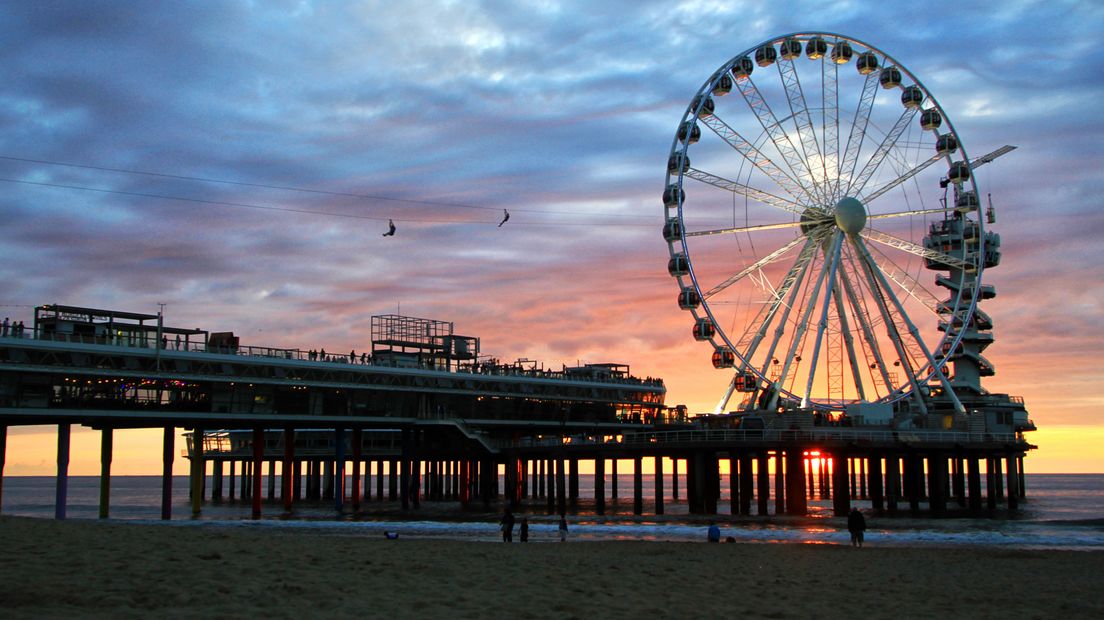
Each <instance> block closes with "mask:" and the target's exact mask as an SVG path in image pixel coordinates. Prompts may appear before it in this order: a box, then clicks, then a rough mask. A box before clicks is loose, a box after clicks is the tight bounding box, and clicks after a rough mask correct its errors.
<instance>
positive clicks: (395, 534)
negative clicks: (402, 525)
mask: <svg viewBox="0 0 1104 620" xmlns="http://www.w3.org/2000/svg"><path fill="white" fill-rule="evenodd" d="M383 535H384V536H386V537H387V540H395V539H397V538H398V537H399V533H398V532H384V533H383Z"/></svg>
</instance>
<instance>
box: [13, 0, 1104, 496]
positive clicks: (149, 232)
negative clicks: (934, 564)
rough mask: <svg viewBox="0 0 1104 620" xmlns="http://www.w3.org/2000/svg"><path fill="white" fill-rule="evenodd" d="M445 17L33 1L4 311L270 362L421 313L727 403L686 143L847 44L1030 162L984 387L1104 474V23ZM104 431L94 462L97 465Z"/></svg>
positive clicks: (758, 5)
mask: <svg viewBox="0 0 1104 620" xmlns="http://www.w3.org/2000/svg"><path fill="white" fill-rule="evenodd" d="M417 6H418V10H409V9H404V10H395V6H394V5H393V4H391V3H383V2H317V3H312V2H278V1H273V2H245V1H241V2H237V1H231V0H220V1H214V2H189V3H125V2H90V1H80V2H76V1H73V2H64V1H63V2H51V3H20V4H8V5H6V6H5V7H4V9H2V10H0V37H2V40H4V41H5V45H4V46H2V47H0V126H2V128H3V130H2V131H0V186H2V189H3V192H2V193H0V279H2V281H3V282H4V287H3V289H2V291H0V306H2V308H0V313H2V314H3V315H4V316H10V317H12V318H13V319H16V320H19V319H22V320H25V321H27V322H29V321H30V319H31V318H32V316H33V307H34V306H36V305H39V304H45V303H61V304H69V305H82V306H91V307H103V308H112V309H120V310H129V311H136V312H150V313H155V312H156V311H157V310H158V307H159V306H158V304H165V306H164V312H165V320H166V323H168V324H171V325H174V326H179V327H201V328H203V329H206V330H210V331H234V332H235V333H236V334H238V335H239V336H240V337H241V339H242V342H243V344H255V345H263V346H278V347H298V348H302V349H307V348H325V349H327V350H330V351H346V350H349V349H356V350H358V351H360V350H364V349H367V348H369V346H370V334H369V325H370V317H371V316H372V315H374V314H385V313H392V312H401V313H402V314H407V315H413V316H420V317H428V318H434V319H439V320H447V321H452V322H454V323H455V325H456V331H457V332H458V333H460V334H463V335H470V336H477V337H479V338H480V340H481V348H482V351H483V352H484V353H487V354H491V355H494V356H495V357H498V358H500V359H503V360H513V359H517V358H531V359H537V360H541V361H542V362H543V363H544V364H545V366H546V367H550V368H557V369H558V368H559V367H560V366H561V365H562V364H568V365H574V364H576V363H578V362H584V363H585V362H589V363H600V362H616V363H625V364H629V365H630V366H631V368H632V370H633V372H634V374H636V375H638V376H657V377H662V378H663V379H664V380H665V383H666V386H667V388H668V394H667V403H668V404H672V405H673V404H678V403H685V404H687V405H688V406H689V407H690V409H691V410H692V411H708V410H711V409H712V407H713V405H714V404H715V403H716V401H717V398H718V397H719V395H720V393H721V392H722V391H723V389H724V387H725V386H726V385H727V383H728V379H729V376H728V375H727V374H726V373H724V372H721V371H715V370H714V369H713V368H712V365H711V363H710V354H711V351H710V350H709V348H708V347H707V346H704V345H702V344H701V343H697V342H694V341H693V339H692V338H691V337H690V335H689V327H690V323H689V320H688V318H687V315H686V314H685V312H683V311H681V310H679V309H678V307H677V306H676V304H675V294H676V292H677V288H676V287H675V285H674V284H673V283H672V279H671V278H670V276H668V274H667V272H666V263H667V259H668V250H667V247H666V244H665V243H664V241H663V239H662V237H661V234H660V229H661V226H662V222H663V207H662V202H661V200H660V194H661V192H662V190H663V184H664V173H665V166H666V160H667V156H668V152H669V150H670V148H671V143H672V139H673V136H674V133H675V130H676V129H677V127H678V123H679V121H680V120H681V118H682V114H683V111H684V110H685V109H686V106H687V104H688V103H689V100H690V98H691V97H692V96H693V95H694V93H695V92H696V90H697V89H698V88H699V86H700V85H701V84H702V83H703V82H704V81H705V80H706V79H707V78H708V77H709V76H710V75H711V74H712V73H713V72H714V71H715V70H716V69H717V68H718V67H719V66H720V65H721V64H723V63H725V62H726V61H728V60H729V59H730V58H732V57H734V56H736V55H737V54H740V53H742V52H744V51H745V50H748V49H751V48H753V47H755V46H757V45H758V44H760V43H761V42H763V41H765V40H767V39H771V38H774V37H776V36H778V35H781V34H785V33H789V32H796V31H802V32H807V31H811V30H818V31H827V32H836V33H841V34H844V35H848V36H851V37H854V38H857V39H860V40H863V41H867V42H869V43H870V44H872V45H874V46H876V47H877V48H879V49H881V50H883V51H885V52H886V53H888V54H890V55H892V56H893V57H895V58H896V59H897V60H899V61H900V62H901V63H902V64H903V65H904V66H906V67H907V68H908V69H909V70H910V71H911V72H912V73H914V74H915V75H917V76H918V77H919V78H920V79H921V80H922V81H923V82H924V83H925V85H926V86H927V88H928V89H929V90H930V91H931V92H932V93H933V94H934V95H935V97H936V98H937V99H938V100H939V102H940V103H941V104H942V106H943V108H944V109H945V110H946V111H947V112H948V114H949V115H950V116H951V117H952V118H953V122H954V126H955V128H956V130H957V132H958V134H959V136H960V137H961V139H962V140H963V141H964V144H965V145H967V146H968V147H969V152H971V153H978V154H980V153H984V152H988V151H990V150H993V149H995V148H997V147H999V146H1001V145H1004V144H1012V145H1015V146H1017V147H1018V149H1017V150H1016V151H1014V152H1013V153H1012V154H1010V155H1006V156H1005V157H1003V158H1001V159H1000V160H998V161H997V162H994V163H993V164H990V165H989V166H987V167H986V168H985V170H984V173H980V172H979V175H978V182H979V189H980V190H981V191H982V192H985V193H991V194H992V199H993V201H994V204H996V205H997V207H998V210H999V213H1000V217H999V220H998V223H997V224H996V225H995V226H994V227H993V229H994V230H996V231H997V232H999V233H1000V235H1001V238H1002V249H1003V259H1002V262H1001V264H1000V266H999V267H998V268H995V269H992V270H987V271H986V274H985V276H986V282H987V283H991V284H994V285H995V286H996V287H997V291H998V296H997V298H996V299H994V300H993V301H989V302H986V304H985V305H984V308H985V310H986V312H988V313H989V314H990V315H991V316H992V317H993V321H994V323H995V329H994V332H995V334H996V344H994V345H992V346H991V347H989V349H987V350H986V352H985V355H986V357H987V358H988V359H990V360H991V361H992V362H993V364H994V365H995V366H996V368H997V375H996V376H995V377H992V378H989V379H987V380H986V381H985V386H986V387H987V388H988V389H990V390H991V391H993V392H1006V393H1010V394H1015V395H1022V396H1023V397H1024V398H1025V399H1026V403H1027V407H1028V410H1029V412H1030V414H1031V417H1032V419H1033V420H1035V422H1036V424H1037V425H1038V426H1039V428H1040V430H1039V431H1038V432H1036V433H1034V434H1032V435H1031V436H1030V437H1031V441H1033V442H1034V443H1036V444H1038V445H1040V446H1041V449H1040V450H1039V451H1036V452H1033V453H1032V454H1031V455H1030V456H1029V458H1028V464H1027V471H1028V472H1029V473H1030V472H1043V471H1049V472H1104V456H1102V454H1104V450H1101V449H1100V448H1099V446H1100V445H1101V443H1102V442H1104V422H1102V421H1101V420H1100V418H1099V412H1100V410H1101V405H1102V404H1104V397H1102V396H1101V394H1102V393H1104V380H1102V375H1101V370H1100V363H1101V361H1102V357H1104V355H1102V354H1104V330H1101V329H1100V327H1099V321H1100V319H1101V318H1102V314H1104V312H1102V309H1104V292H1102V288H1101V287H1100V286H1099V284H1100V281H1101V275H1100V268H1101V266H1102V263H1104V260H1102V259H1104V244H1102V243H1101V241H1100V239H1101V237H1102V234H1104V210H1102V206H1104V205H1102V202H1104V198H1102V196H1104V187H1102V186H1104V175H1102V174H1101V169H1102V167H1101V163H1102V157H1101V152H1102V149H1104V146H1102V145H1104V115H1101V114H1100V113H1099V112H1093V111H1092V110H1094V109H1097V108H1096V104H1097V102H1099V101H1101V100H1104V59H1102V57H1101V55H1100V54H1099V53H1098V49H1097V48H1098V46H1099V39H1100V37H1099V33H1100V32H1102V31H1104V5H1101V4H1100V3H1098V2H1092V1H1085V2H1074V1H1060V0H1059V1H1048V2H999V3H992V2H979V3H939V2H937V3H928V4H923V5H921V4H918V3H914V2H898V1H890V2H884V3H879V9H878V10H877V11H872V10H871V9H870V6H869V4H868V3H861V2H831V3H827V2H790V3H769V2H712V1H692V2H671V1H667V2H640V1H632V2H617V1H610V2H602V3H591V2H552V1H532V2H526V1H510V2H475V1H466V2H430V1H426V2H419V3H418V4H417ZM62 164H67V165H62ZM503 209H508V210H509V212H510V214H511V219H510V221H509V222H508V223H507V224H506V225H504V226H502V227H499V226H497V224H498V222H499V221H500V219H501V217H502V212H503ZM389 219H390V220H393V221H394V223H395V225H396V227H397V234H396V235H395V236H394V237H388V238H384V237H382V236H381V233H383V232H384V231H386V229H387V222H388V220H389ZM928 327H929V328H930V327H931V326H928ZM78 435H81V436H79V437H77V438H76V439H75V440H74V442H75V443H74V445H75V454H74V459H73V465H72V467H71V470H70V471H71V472H73V473H89V474H90V473H95V472H97V471H98V441H97V440H96V439H95V438H96V437H98V434H96V433H93V432H91V431H85V432H84V433H78ZM121 437H125V439H120V438H117V439H116V459H115V462H116V465H115V467H116V471H121V472H124V473H156V472H157V471H159V467H160V465H159V463H160V450H159V446H160V439H159V436H158V435H157V434H156V433H153V434H143V433H135V432H128V433H125V434H122V435H121ZM53 440H54V439H53V434H52V431H50V430H49V429H28V428H21V429H12V431H10V433H9V441H8V448H9V449H8V455H7V463H6V469H5V472H6V473H7V474H8V475H21V474H49V473H52V472H53V470H54V469H53V468H54V465H53V461H54V452H53V444H52V442H53ZM184 467H185V466H184V465H183V464H181V463H179V462H178V463H177V468H178V469H179V470H181V471H183V468H184Z"/></svg>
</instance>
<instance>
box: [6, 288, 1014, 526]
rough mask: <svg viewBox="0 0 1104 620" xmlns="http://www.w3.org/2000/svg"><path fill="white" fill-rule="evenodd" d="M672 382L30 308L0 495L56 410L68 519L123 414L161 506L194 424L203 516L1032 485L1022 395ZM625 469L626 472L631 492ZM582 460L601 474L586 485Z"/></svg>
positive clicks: (571, 505) (392, 333)
mask: <svg viewBox="0 0 1104 620" xmlns="http://www.w3.org/2000/svg"><path fill="white" fill-rule="evenodd" d="M665 392H666V390H665V387H664V386H663V382H662V381H661V380H660V379H656V378H638V377H634V376H633V375H632V374H631V373H630V372H629V368H628V367H627V366H624V365H620V364H588V365H580V366H578V367H570V368H568V367H564V368H561V369H559V370H549V369H545V368H543V367H541V366H540V365H539V364H538V363H537V362H532V361H529V360H519V361H517V362H513V363H501V362H499V361H498V360H495V359H493V358H488V357H485V356H483V355H481V354H480V352H479V339H478V338H473V337H465V336H460V335H457V334H455V333H453V327H452V324H450V323H446V322H442V321H435V320H430V319H419V318H415V317H402V316H397V315H381V316H378V317H373V343H372V348H371V350H370V351H365V352H363V353H360V354H357V353H356V352H355V351H351V352H350V353H347V354H332V353H330V354H327V353H325V352H324V351H314V350H307V351H303V350H298V349H278V348H270V347H255V346H244V345H241V344H240V343H239V342H238V339H237V338H236V337H235V336H233V334H232V333H229V332H207V331H204V330H198V329H180V328H173V327H169V326H166V325H163V324H162V321H161V320H160V317H159V316H158V315H150V314H138V313H122V312H114V311H108V310H99V309H90V308H77V307H67V306H42V307H39V308H37V309H36V312H35V324H34V326H33V328H30V329H28V330H26V332H25V333H24V334H21V335H19V336H18V337H13V336H8V337H5V338H0V502H2V488H3V487H2V471H3V470H2V467H3V455H4V450H5V448H6V438H7V432H6V431H7V428H8V427H9V426H15V425H52V426H56V427H57V429H58V442H57V463H58V468H57V486H56V489H57V491H56V498H55V506H56V516H57V518H65V503H66V483H67V476H68V460H69V438H70V429H71V428H72V425H74V424H77V425H83V426H86V427H89V428H92V429H96V430H99V431H100V432H101V439H102V441H101V464H102V467H101V496H100V511H99V514H100V516H101V517H108V516H110V482H111V460H112V451H113V448H114V442H113V431H114V430H116V429H125V428H158V429H163V432H164V435H163V437H164V441H163V444H162V446H161V450H162V456H163V464H164V468H163V480H164V482H163V502H162V517H163V518H164V519H170V518H172V509H173V506H172V503H171V496H172V476H171V473H172V466H173V463H174V460H175V458H177V449H178V446H177V445H176V432H177V429H186V430H187V431H188V432H187V434H186V442H185V443H186V445H184V446H180V448H181V455H182V457H185V458H187V459H188V461H189V466H190V474H191V475H190V481H191V482H190V494H191V512H192V513H193V514H200V513H201V512H202V510H203V506H204V503H205V502H206V501H212V500H214V501H217V500H221V499H223V498H225V499H240V500H249V501H250V502H251V505H252V514H253V516H254V517H255V518H259V517H261V516H262V514H263V511H265V510H283V511H289V512H293V511H294V510H295V504H296V502H299V501H304V500H332V501H333V506H334V510H335V512H337V513H342V512H356V511H359V510H361V509H362V508H363V507H364V506H365V505H366V502H369V501H372V500H381V499H386V500H391V501H396V502H398V503H399V505H400V506H401V509H402V510H404V511H417V510H418V509H419V508H420V506H421V504H422V502H424V501H428V502H451V503H455V504H456V505H457V506H458V507H459V508H470V507H472V506H475V507H476V508H479V507H480V506H481V507H482V508H483V509H495V510H497V509H498V507H499V506H500V505H501V504H502V503H505V504H506V505H513V506H525V507H527V509H528V510H538V509H539V510H547V511H548V512H549V513H557V514H564V513H567V512H573V511H575V510H577V504H578V500H579V498H580V497H581V496H583V495H581V494H585V495H586V496H589V497H590V498H593V510H594V511H595V512H596V513H597V514H599V515H601V514H605V512H606V509H607V505H608V504H607V502H610V501H613V500H616V499H618V498H619V497H622V496H624V497H631V498H632V506H633V513H634V514H647V513H654V514H657V515H658V514H664V512H665V503H666V502H667V501H668V499H667V498H670V501H685V502H686V505H687V509H688V511H689V512H690V513H691V514H703V515H709V514H718V512H719V511H718V500H720V499H721V497H722V493H721V480H722V477H723V474H724V473H725V472H727V473H728V475H729V480H730V484H729V488H728V496H729V498H730V501H729V505H730V508H729V510H730V512H731V514H733V515H749V516H750V515H764V516H765V515H798V516H800V515H805V514H808V512H809V501H810V500H814V499H821V500H831V503H832V511H833V513H834V514H836V515H845V514H846V513H847V511H849V510H850V508H851V507H852V506H854V505H859V506H862V507H864V508H866V509H869V510H872V511H874V512H876V513H878V514H887V515H896V514H910V515H918V514H930V515H931V516H934V517H939V516H944V515H948V514H955V515H976V516H986V515H993V514H995V513H996V512H997V511H998V510H1001V509H1007V510H1015V509H1017V508H1018V504H1019V501H1020V499H1021V498H1023V497H1024V495H1025V488H1024V484H1023V477H1022V475H1021V474H1022V472H1023V471H1024V456H1025V455H1026V453H1027V452H1028V451H1029V450H1031V449H1032V448H1033V447H1034V446H1032V445H1030V444H1029V443H1027V441H1026V440H1025V439H1024V436H1023V431H1024V430H1025V427H1024V426H1023V424H1022V422H1017V420H1020V419H1021V418H1023V416H1019V415H1014V412H1018V411H1022V401H1020V400H1018V399H1016V398H1015V397H1008V396H1005V395H992V394H989V395H986V396H985V397H984V398H985V399H986V400H985V402H973V403H970V405H971V407H972V408H973V410H974V411H975V413H973V414H971V415H970V416H963V418H962V419H957V417H956V416H954V415H942V414H940V415H939V416H938V419H937V420H935V422H937V423H938V424H935V423H933V425H932V428H912V429H908V430H902V429H892V428H889V427H886V426H885V425H880V424H865V425H864V424H862V420H861V419H848V418H846V417H843V418H838V419H835V420H832V419H828V418H825V417H823V416H818V415H814V414H813V413H812V412H809V411H802V410H798V409H789V410H786V409H779V410H778V411H772V412H760V413H759V414H758V415H755V416H749V415H744V414H742V415H739V416H697V417H694V416H690V415H688V413H687V412H686V411H685V409H684V408H681V407H669V406H667V405H665V403H664V399H665ZM1017 407H1018V408H1017ZM1024 419H1025V418H1024ZM1017 425H1019V426H1017ZM1026 430H1029V429H1026ZM646 466H647V467H646ZM619 468H620V473H622V474H624V473H629V472H631V473H632V475H633V484H632V488H631V490H628V491H627V492H626V491H624V490H621V489H618V486H617V474H618V472H619ZM646 468H647V469H648V470H649V471H651V472H654V474H655V475H654V477H653V480H654V486H655V488H654V498H655V499H654V501H652V502H651V503H650V504H649V505H648V506H647V507H646V506H645V503H644V493H643V477H644V475H645V469H646ZM584 471H585V472H593V473H594V474H595V475H594V484H593V488H592V489H580V482H579V480H580V473H581V472H584ZM607 473H609V474H612V484H611V485H610V486H609V487H608V488H607V486H606V474H607ZM983 474H984V477H983ZM983 479H984V485H983ZM668 480H669V484H670V486H669V489H670V492H669V493H668V492H667V489H668V487H667V481H668ZM266 499H267V500H270V501H269V502H268V503H266V502H265V500H266ZM273 504H276V506H278V507H274V506H273ZM0 506H2V504H0ZM0 509H2V508H0Z"/></svg>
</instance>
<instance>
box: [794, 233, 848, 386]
mask: <svg viewBox="0 0 1104 620" xmlns="http://www.w3.org/2000/svg"><path fill="white" fill-rule="evenodd" d="M842 244H843V233H842V232H836V234H835V237H834V238H833V239H832V247H831V250H830V251H829V253H828V256H827V258H826V259H825V262H826V263H828V268H827V269H826V270H825V273H826V274H827V276H826V277H827V281H828V282H829V284H828V288H827V289H826V290H825V291H824V304H823V306H822V307H821V311H820V320H819V321H818V322H817V332H816V338H814V339H813V358H812V359H811V360H810V361H809V376H808V379H807V381H806V383H805V394H804V396H802V399H801V406H802V407H803V408H804V407H808V406H809V397H810V396H811V395H812V393H813V380H814V379H815V378H816V369H817V360H818V359H819V358H820V343H821V342H822V340H823V339H824V330H826V329H828V309H829V308H830V307H831V306H832V291H833V290H834V289H835V282H836V270H837V269H838V268H839V259H840V246H841V245H842Z"/></svg>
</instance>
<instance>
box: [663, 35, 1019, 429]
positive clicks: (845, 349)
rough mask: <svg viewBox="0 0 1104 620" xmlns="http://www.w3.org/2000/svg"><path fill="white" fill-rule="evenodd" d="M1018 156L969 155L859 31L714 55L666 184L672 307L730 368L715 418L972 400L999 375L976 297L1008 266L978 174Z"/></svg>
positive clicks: (907, 77) (929, 102)
mask: <svg viewBox="0 0 1104 620" xmlns="http://www.w3.org/2000/svg"><path fill="white" fill-rule="evenodd" d="M1012 148H1013V147H1003V148H1002V149H999V150H997V151H994V152H993V153H990V154H988V155H986V156H984V157H981V158H977V159H975V160H973V161H971V160H970V159H969V158H968V157H967V154H966V151H965V148H964V147H963V142H962V140H961V139H960V138H959V136H958V134H957V133H956V132H955V129H954V126H953V124H952V123H951V119H950V117H949V116H948V114H947V113H946V111H945V110H944V109H943V108H942V107H941V106H940V105H939V103H938V102H937V101H936V100H935V98H934V97H933V96H932V94H931V93H930V92H929V91H928V90H927V88H925V87H924V85H923V84H921V83H920V81H919V80H918V79H917V78H916V77H915V76H914V75H913V74H912V73H911V72H910V71H909V70H908V69H906V68H905V67H904V66H903V65H901V63H899V62H897V61H896V60H895V59H893V58H892V57H890V56H889V55H888V54H886V53H885V52H883V51H881V50H879V49H877V48H875V47H874V46H872V45H869V44H867V43H864V42H862V41H859V40H857V39H854V38H851V37H846V36H841V35H838V34H832V33H826V32H809V33H795V34H790V35H785V36H780V37H775V38H772V39H769V40H767V41H764V42H762V43H760V44H758V45H755V46H753V47H751V48H749V49H747V50H746V51H744V52H743V53H741V54H738V55H736V56H735V57H734V58H732V59H731V60H729V61H728V62H726V63H725V64H723V65H721V67H720V68H719V69H717V71H716V72H714V73H713V75H711V76H710V77H709V79H708V80H706V81H705V83H704V84H703V85H702V86H701V88H700V89H699V90H698V91H697V92H696V93H695V95H694V96H693V97H692V99H691V102H690V105H689V106H688V107H687V109H686V111H685V113H684V114H683V117H682V120H681V121H680V122H679V125H678V128H677V131H676V134H675V137H674V140H673V142H672V146H671V152H670V156H669V159H668V164H667V177H666V186H665V190H664V192H663V203H664V212H665V216H666V220H665V225H664V230H663V235H664V238H665V239H666V241H667V244H668V248H669V251H670V260H669V262H668V271H669V273H670V274H671V276H673V277H674V278H675V280H676V281H677V282H678V285H679V293H678V304H679V306H680V307H681V308H682V309H684V310H686V311H688V312H689V314H690V315H692V317H693V320H692V322H691V324H690V325H689V326H688V327H690V329H691V332H692V334H693V337H694V338H695V339H696V340H699V341H702V342H707V343H709V344H711V345H712V360H713V365H714V366H715V367H717V368H730V369H732V372H733V377H732V380H731V382H730V383H729V387H728V389H727V390H726V392H725V394H724V395H723V396H722V397H721V399H720V402H719V403H718V404H717V408H716V413H722V412H724V411H726V410H733V409H737V410H751V409H756V410H776V409H779V408H782V407H786V408H803V409H813V410H835V411H841V410H843V409H844V408H845V407H846V406H847V405H848V404H851V403H858V402H862V403H896V402H898V401H902V400H907V402H908V403H910V404H909V405H907V406H918V407H919V408H920V409H921V410H924V411H926V409H925V407H926V405H925V402H928V403H929V404H930V402H931V398H932V395H933V394H938V395H941V398H942V399H944V401H946V403H947V406H948V407H953V408H954V410H955V411H957V412H963V411H964V410H963V406H962V404H961V402H960V399H959V398H958V397H957V396H956V393H957V394H963V393H964V391H970V390H972V391H974V392H978V393H980V392H981V391H982V390H981V387H980V384H979V378H980V377H982V376H986V375H989V374H992V372H993V370H992V365H991V364H989V362H988V361H987V360H985V358H984V357H982V356H981V354H980V353H981V350H983V349H984V348H985V346H987V345H988V344H989V343H990V342H991V341H992V334H991V332H990V331H989V330H990V329H991V328H992V323H991V321H990V320H989V318H988V317H987V316H986V315H985V313H984V312H982V311H981V310H980V309H979V308H978V307H977V303H978V300H979V299H986V298H989V297H992V296H993V295H995V291H994V290H993V288H992V287H991V286H987V285H982V272H983V270H984V269H985V268H986V267H993V266H995V265H996V264H997V263H998V262H999V260H1000V240H999V237H997V236H996V235H995V234H993V233H991V232H987V231H986V230H985V229H984V226H985V224H986V222H985V220H986V218H985V217H982V215H981V201H980V200H979V195H978V190H977V185H976V183H975V179H974V175H973V174H972V171H973V169H975V168H976V167H978V166H979V165H981V164H983V163H986V162H988V161H991V160H992V159H993V158H994V157H996V156H999V155H1002V154H1004V153H1005V152H1007V151H1009V150H1011V149H1012ZM988 218H989V220H990V221H991V220H992V219H993V216H992V212H991V207H990V211H989V213H988ZM912 403H915V405H913V404H912Z"/></svg>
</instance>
